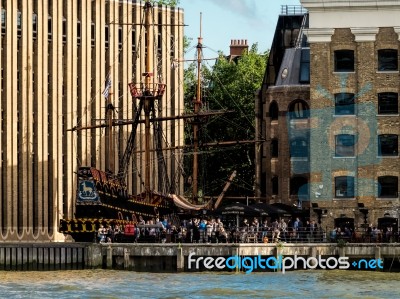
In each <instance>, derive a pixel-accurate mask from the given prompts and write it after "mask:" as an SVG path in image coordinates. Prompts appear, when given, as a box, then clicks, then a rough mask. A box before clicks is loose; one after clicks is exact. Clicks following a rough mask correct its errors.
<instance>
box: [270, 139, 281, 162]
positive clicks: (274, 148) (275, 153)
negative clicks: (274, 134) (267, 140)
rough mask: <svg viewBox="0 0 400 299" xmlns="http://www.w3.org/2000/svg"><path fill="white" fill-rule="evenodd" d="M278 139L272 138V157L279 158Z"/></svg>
mask: <svg viewBox="0 0 400 299" xmlns="http://www.w3.org/2000/svg"><path fill="white" fill-rule="evenodd" d="M278 155H279V154H278V139H272V140H271V157H272V158H277V157H278Z"/></svg>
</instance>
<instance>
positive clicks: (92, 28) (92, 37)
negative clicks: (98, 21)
mask: <svg viewBox="0 0 400 299" xmlns="http://www.w3.org/2000/svg"><path fill="white" fill-rule="evenodd" d="M90 40H91V45H92V47H94V46H95V41H96V26H95V24H94V23H92V24H91V26H90Z"/></svg>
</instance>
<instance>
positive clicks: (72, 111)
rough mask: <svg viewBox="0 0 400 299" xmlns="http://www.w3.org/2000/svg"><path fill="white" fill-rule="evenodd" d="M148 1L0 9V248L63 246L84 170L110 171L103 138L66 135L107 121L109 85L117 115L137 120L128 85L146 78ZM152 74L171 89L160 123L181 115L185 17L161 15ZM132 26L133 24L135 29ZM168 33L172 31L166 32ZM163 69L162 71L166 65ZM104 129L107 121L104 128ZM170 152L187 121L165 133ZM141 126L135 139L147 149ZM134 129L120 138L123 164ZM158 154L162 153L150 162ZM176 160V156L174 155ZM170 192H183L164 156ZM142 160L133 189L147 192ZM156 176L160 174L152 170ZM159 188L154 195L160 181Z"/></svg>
mask: <svg viewBox="0 0 400 299" xmlns="http://www.w3.org/2000/svg"><path fill="white" fill-rule="evenodd" d="M143 3H144V2H142V1H106V0H96V1H91V0H73V1H52V0H44V1H37V0H35V1H16V0H12V1H10V0H2V1H1V35H0V43H1V52H0V67H1V82H0V84H1V93H0V106H1V120H2V121H1V132H2V134H1V138H0V146H1V165H0V168H1V183H0V197H1V206H0V240H7V241H16V240H21V241H49V240H53V241H57V240H63V236H62V235H60V234H58V233H57V227H58V223H59V220H60V218H63V217H65V218H72V217H73V213H74V200H75V195H76V175H75V173H74V171H76V170H77V167H78V166H85V165H87V166H93V167H97V168H99V169H103V170H104V167H105V163H106V161H107V159H109V157H110V155H109V153H108V152H107V149H106V148H107V147H106V141H105V139H104V130H95V129H91V130H85V131H78V132H74V133H73V132H68V131H67V129H71V128H73V127H75V126H85V125H95V124H99V121H98V119H101V118H104V113H105V109H104V108H105V100H104V97H103V95H102V93H101V92H102V91H103V89H104V87H105V80H106V78H107V77H108V76H110V79H111V81H112V88H111V91H112V100H113V105H114V106H115V107H116V114H117V115H116V116H117V117H118V118H121V119H130V118H132V117H133V115H134V107H135V105H134V103H133V102H132V98H131V96H130V94H129V88H128V83H130V82H141V81H142V76H141V74H142V73H143V72H144V70H145V65H144V64H145V62H144V61H145V59H144V57H145V55H146V49H145V47H144V45H145V35H146V34H147V33H145V32H144V29H143V28H142V26H140V25H138V24H140V23H142V21H143ZM153 20H154V21H155V23H156V24H157V26H155V27H154V32H153V33H154V45H155V50H156V51H155V56H154V60H155V61H156V63H155V66H156V67H155V70H154V73H156V74H157V75H158V76H159V77H163V81H164V83H166V84H167V90H166V92H165V95H164V97H163V99H162V101H163V102H162V103H160V104H159V106H160V107H162V108H160V110H161V112H160V113H161V115H162V116H170V115H177V114H180V113H181V112H182V111H183V109H184V107H183V87H182V86H181V84H180V82H182V81H183V69H182V68H173V67H171V61H173V60H174V59H178V58H179V57H181V54H182V52H183V27H182V26H174V25H178V24H180V25H182V24H183V11H182V10H180V9H175V8H173V9H170V8H167V7H165V6H156V7H155V8H154V15H153ZM133 23H134V24H135V25H132V24H133ZM161 24H169V25H171V26H162V25H161ZM161 62H162V63H161ZM100 123H101V121H100ZM162 126H163V128H164V129H166V130H164V132H165V135H164V137H165V139H164V140H163V141H162V142H163V143H164V145H167V146H170V147H174V146H179V145H182V144H183V121H168V122H165V123H164V124H163V125H162ZM143 132H144V127H142V125H140V132H139V133H138V135H137V138H138V140H139V141H138V142H137V144H136V147H137V149H138V150H141V149H142V148H143V145H142V140H143ZM128 137H129V130H128V128H126V129H125V130H124V131H120V133H119V134H118V142H116V150H117V153H118V154H117V155H115V164H116V165H118V157H119V156H121V155H122V154H123V151H124V148H125V144H126V140H127V139H128ZM153 154H154V155H156V153H153ZM173 154H176V155H175V156H174V155H173ZM165 156H166V157H172V158H169V159H167V160H166V165H167V172H168V173H169V174H170V178H171V181H172V183H171V185H172V186H173V187H174V188H175V190H177V191H176V192H179V191H181V188H182V184H181V179H180V176H179V175H175V176H174V174H176V171H177V170H178V169H179V160H180V156H179V153H178V152H176V153H175V152H165ZM143 167H144V161H143V159H141V158H140V153H138V154H137V155H136V156H135V157H133V161H132V160H131V164H130V171H129V173H130V174H129V176H128V186H129V188H130V191H131V192H132V193H138V192H140V191H141V179H140V174H141V173H143ZM151 167H152V168H154V169H156V168H157V165H152V166H151ZM151 184H152V187H154V189H157V181H156V180H154V181H153V182H152V183H151Z"/></svg>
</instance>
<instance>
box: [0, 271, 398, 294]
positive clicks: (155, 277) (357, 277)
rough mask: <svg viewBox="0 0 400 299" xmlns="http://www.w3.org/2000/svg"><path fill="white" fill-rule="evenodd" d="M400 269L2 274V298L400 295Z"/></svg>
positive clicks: (0, 273)
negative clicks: (368, 270) (394, 271)
mask: <svg viewBox="0 0 400 299" xmlns="http://www.w3.org/2000/svg"><path fill="white" fill-rule="evenodd" d="M399 282H400V273H383V272H367V271H358V272H357V271H346V270H331V271H312V270H309V271H293V272H286V273H285V274H283V273H271V272H270V273H251V274H243V273H236V274H235V273H222V274H221V273H210V272H208V273H204V272H202V273H179V274H175V273H171V274H165V273H163V274H160V273H137V272H128V271H111V270H76V271H49V272H6V271H2V272H0V297H1V298H7V297H8V298H41V299H44V298H58V299H62V298H144V299H145V298H151V299H153V298H163V299H175V298H193V299H196V298H230V299H233V298H307V299H309V298H364V299H365V298H393V299H394V298H399V297H400V283H399Z"/></svg>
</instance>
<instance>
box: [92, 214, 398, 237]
mask: <svg viewBox="0 0 400 299" xmlns="http://www.w3.org/2000/svg"><path fill="white" fill-rule="evenodd" d="M127 229H128V228H127V227H120V226H119V225H115V226H103V225H100V228H99V230H98V233H97V240H98V242H100V243H111V242H123V241H125V242H161V243H169V242H172V243H245V242H263V243H269V242H272V243H274V242H278V241H282V242H337V241H338V240H340V239H343V240H346V241H352V242H392V241H393V240H395V238H397V239H398V234H397V233H395V232H394V231H393V228H392V227H388V228H385V229H383V230H380V229H378V228H377V227H376V226H372V225H371V226H369V227H368V229H362V230H354V229H352V228H350V227H346V226H345V227H343V228H340V227H336V228H334V229H332V230H331V231H329V233H328V234H327V233H326V231H325V230H324V229H323V228H322V227H321V225H318V224H317V223H316V221H314V220H310V221H305V222H303V221H302V220H301V219H300V218H294V219H287V220H285V219H283V218H280V219H273V220H272V221H271V222H268V219H264V220H263V221H262V222H259V219H258V218H257V217H255V218H254V219H252V220H251V221H249V220H248V219H247V218H244V219H243V220H242V222H241V224H240V225H239V226H237V223H233V222H228V221H226V222H225V223H223V221H222V220H221V218H207V219H206V218H203V219H201V218H191V219H188V220H183V221H181V223H173V222H172V221H171V220H169V219H168V218H164V219H163V220H160V219H159V218H156V219H151V220H148V221H144V220H143V218H142V217H140V218H139V221H138V223H137V224H136V225H131V227H130V230H127Z"/></svg>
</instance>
